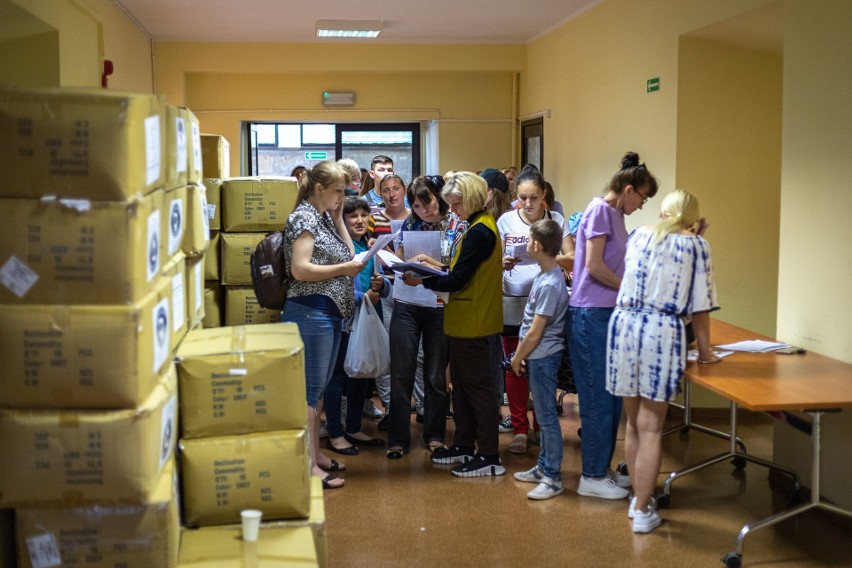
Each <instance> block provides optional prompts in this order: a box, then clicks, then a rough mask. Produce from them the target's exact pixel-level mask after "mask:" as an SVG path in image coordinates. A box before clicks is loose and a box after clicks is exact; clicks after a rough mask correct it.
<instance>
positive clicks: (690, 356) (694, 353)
mask: <svg viewBox="0 0 852 568" xmlns="http://www.w3.org/2000/svg"><path fill="white" fill-rule="evenodd" d="M713 353H715V354H716V356H717V357H719V358H721V359H724V358H725V357H727V356H728V355H733V353H734V352H733V351H713ZM686 360H687V361H698V349H690V350H689V351H687V353H686Z"/></svg>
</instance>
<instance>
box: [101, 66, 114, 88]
mask: <svg viewBox="0 0 852 568" xmlns="http://www.w3.org/2000/svg"><path fill="white" fill-rule="evenodd" d="M110 75H112V61H110V60H109V59H104V71H103V73H101V87H103V88H104V89H106V88H107V77H109V76H110Z"/></svg>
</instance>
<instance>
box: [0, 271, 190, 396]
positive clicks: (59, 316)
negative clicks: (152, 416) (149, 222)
mask: <svg viewBox="0 0 852 568" xmlns="http://www.w3.org/2000/svg"><path fill="white" fill-rule="evenodd" d="M172 286H173V282H172V280H171V279H170V278H165V277H163V278H160V280H159V282H158V284H157V285H156V286H155V287H154V289H153V290H152V291H151V292H150V293H149V294H148V295H146V296H145V297H144V298H142V300H140V301H139V302H136V303H134V304H131V305H129V306H93V305H71V306H48V305H35V306H3V309H2V310H0V360H2V361H3V380H0V401H2V402H0V405H2V406H5V407H18V408H136V407H137V406H138V405H139V404H141V403H142V402H144V401H145V399H147V398H148V396H149V395H150V394H151V391H152V390H153V389H154V387H155V386H156V385H157V383H158V382H159V378H158V377H157V375H158V374H159V373H161V372H162V371H163V370H164V369H165V367H166V365H167V364H168V363H169V361H170V360H171V353H172V351H173V350H174V348H175V347H176V346H177V343H176V342H174V341H175V338H176V337H177V335H176V333H175V331H174V326H173V325H172V324H171V321H172V320H173V319H174V316H173V314H172V309H171V305H172V294H173V288H172ZM182 329H183V330H184V331H185V330H186V321H185V320H184V322H183V327H182ZM169 330H172V333H169Z"/></svg>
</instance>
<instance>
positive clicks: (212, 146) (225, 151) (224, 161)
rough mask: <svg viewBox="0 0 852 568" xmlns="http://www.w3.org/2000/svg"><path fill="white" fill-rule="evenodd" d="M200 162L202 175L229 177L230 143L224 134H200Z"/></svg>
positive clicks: (207, 176)
mask: <svg viewBox="0 0 852 568" xmlns="http://www.w3.org/2000/svg"><path fill="white" fill-rule="evenodd" d="M201 162H202V166H203V170H202V171H203V173H204V175H203V177H206V178H220V179H224V178H229V177H231V144H230V143H229V142H228V141H227V140H225V137H224V136H218V135H216V134H201Z"/></svg>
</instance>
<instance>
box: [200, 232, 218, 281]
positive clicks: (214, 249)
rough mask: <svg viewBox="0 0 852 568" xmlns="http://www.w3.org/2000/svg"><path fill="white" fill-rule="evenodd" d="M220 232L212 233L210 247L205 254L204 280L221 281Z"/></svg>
mask: <svg viewBox="0 0 852 568" xmlns="http://www.w3.org/2000/svg"><path fill="white" fill-rule="evenodd" d="M219 240H220V238H219V231H210V245H209V246H208V247H207V250H206V251H205V252H204V279H205V280H219V275H220V272H219V250H220V247H221V246H222V245H221V244H220V243H219Z"/></svg>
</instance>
